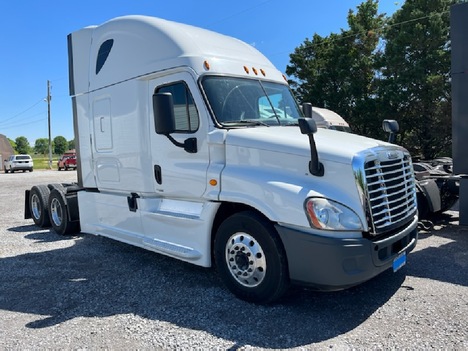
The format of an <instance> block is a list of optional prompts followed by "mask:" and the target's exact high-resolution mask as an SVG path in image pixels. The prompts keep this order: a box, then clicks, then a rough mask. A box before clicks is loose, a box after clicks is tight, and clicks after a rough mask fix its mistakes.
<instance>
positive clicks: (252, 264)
mask: <svg viewBox="0 0 468 351" xmlns="http://www.w3.org/2000/svg"><path fill="white" fill-rule="evenodd" d="M214 258H215V262H216V266H217V269H218V272H219V275H220V277H221V279H222V280H223V282H224V284H225V285H226V286H227V287H228V289H229V290H230V291H231V292H232V293H233V294H234V295H236V296H237V297H239V298H241V299H243V300H246V301H249V302H255V303H270V302H273V301H275V300H277V299H279V298H280V297H281V296H282V295H283V294H284V292H285V291H286V290H287V288H288V286H289V275H288V264H287V259H286V254H285V251H284V248H283V244H282V242H281V240H280V238H279V236H278V233H277V232H276V230H275V228H274V226H273V225H272V223H271V222H270V221H268V220H267V219H266V218H264V217H262V216H261V215H259V214H257V213H256V212H253V211H245V212H240V213H237V214H234V215H232V216H231V217H229V218H227V219H226V220H225V221H224V222H223V223H222V224H221V226H220V227H219V229H218V232H217V234H216V238H215V242H214Z"/></svg>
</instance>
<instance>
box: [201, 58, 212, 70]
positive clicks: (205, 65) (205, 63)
mask: <svg viewBox="0 0 468 351" xmlns="http://www.w3.org/2000/svg"><path fill="white" fill-rule="evenodd" d="M203 67H205V69H206V70H207V71H209V70H210V64H209V62H208V61H206V60H205V62H203Z"/></svg>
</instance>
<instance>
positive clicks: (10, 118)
mask: <svg viewBox="0 0 468 351" xmlns="http://www.w3.org/2000/svg"><path fill="white" fill-rule="evenodd" d="M43 101H44V98H41V99H40V100H38V101H37V102H35V103H34V104H33V105H31V106H30V107H28V108H27V109H25V110H24V111H21V112H20V113H17V114H16V115H14V116H12V117H9V118H6V119H4V120H3V121H0V124H3V123H5V122H8V121H10V120H12V119H14V118H16V117H18V116H21V115H22V114H23V113H25V112H28V111H29V110H31V109H32V108H33V107H35V106H37V105H38V104H39V103H41V102H43Z"/></svg>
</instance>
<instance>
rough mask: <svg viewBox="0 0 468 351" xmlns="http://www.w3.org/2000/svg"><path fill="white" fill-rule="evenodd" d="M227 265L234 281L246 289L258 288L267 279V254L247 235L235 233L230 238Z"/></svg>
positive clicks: (227, 247)
mask: <svg viewBox="0 0 468 351" xmlns="http://www.w3.org/2000/svg"><path fill="white" fill-rule="evenodd" d="M226 263H227V265H228V268H229V272H230V273H231V275H232V276H233V277H234V279H235V280H236V281H237V282H238V283H239V284H241V285H243V286H245V287H249V288H253V287H256V286H258V285H260V284H261V283H262V281H263V280H264V279H265V275H266V269H267V266H266V259H265V254H264V252H263V249H262V247H261V246H260V244H259V243H258V241H257V240H256V239H255V238H254V237H252V236H251V235H249V234H247V233H235V234H234V235H232V236H231V237H230V238H229V240H228V242H227V243H226Z"/></svg>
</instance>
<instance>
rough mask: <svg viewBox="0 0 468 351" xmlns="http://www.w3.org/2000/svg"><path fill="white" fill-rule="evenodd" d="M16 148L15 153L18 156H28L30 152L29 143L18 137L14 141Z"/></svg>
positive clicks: (25, 139)
mask: <svg viewBox="0 0 468 351" xmlns="http://www.w3.org/2000/svg"><path fill="white" fill-rule="evenodd" d="M15 143H16V147H15V151H16V152H17V153H18V154H28V153H29V151H30V150H31V146H30V145H29V141H28V139H27V138H26V137H24V136H20V137H17V138H16V139H15Z"/></svg>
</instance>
